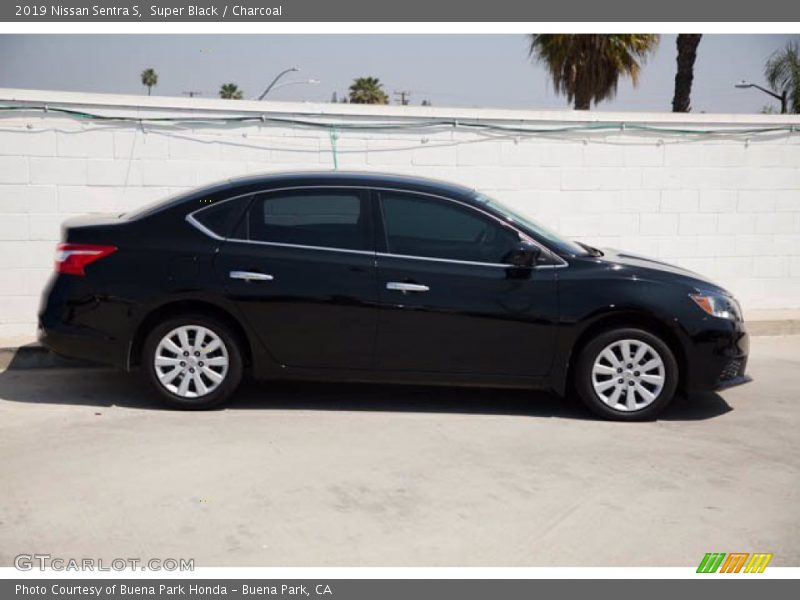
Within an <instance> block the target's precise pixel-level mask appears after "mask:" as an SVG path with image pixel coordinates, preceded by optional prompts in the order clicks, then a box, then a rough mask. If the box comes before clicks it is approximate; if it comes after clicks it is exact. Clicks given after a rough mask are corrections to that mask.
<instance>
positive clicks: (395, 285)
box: [386, 281, 431, 293]
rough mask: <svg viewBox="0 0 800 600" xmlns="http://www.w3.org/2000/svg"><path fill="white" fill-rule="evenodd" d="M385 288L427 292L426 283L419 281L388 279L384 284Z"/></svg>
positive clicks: (399, 290)
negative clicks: (403, 281) (405, 281)
mask: <svg viewBox="0 0 800 600" xmlns="http://www.w3.org/2000/svg"><path fill="white" fill-rule="evenodd" d="M386 289H387V290H394V291H396V292H403V293H405V292H427V291H428V290H429V289H431V288H429V287H428V286H427V285H421V284H419V283H402V282H400V281H390V282H388V283H387V284H386Z"/></svg>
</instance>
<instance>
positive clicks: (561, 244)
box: [475, 193, 589, 256]
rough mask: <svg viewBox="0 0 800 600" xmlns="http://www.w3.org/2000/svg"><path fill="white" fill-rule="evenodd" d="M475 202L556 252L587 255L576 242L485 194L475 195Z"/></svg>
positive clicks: (583, 248) (584, 249)
mask: <svg viewBox="0 0 800 600" xmlns="http://www.w3.org/2000/svg"><path fill="white" fill-rule="evenodd" d="M475 200H477V201H478V202H480V203H481V204H483V205H485V206H488V207H490V208H493V209H494V210H495V211H497V212H499V213H501V214H503V215H504V216H505V217H506V218H507V219H508V220H509V221H511V222H512V223H515V224H517V225H519V226H520V227H522V228H523V229H528V230H530V231H531V233H533V234H534V235H536V236H537V237H539V238H541V239H542V240H543V241H545V242H547V243H548V245H549V246H550V247H551V248H552V249H553V250H555V251H556V252H559V253H562V254H572V255H577V256H586V255H587V254H589V253H588V252H587V250H586V248H585V247H584V246H582V245H581V244H579V243H578V242H573V241H572V240H570V239H567V238H565V237H563V236H561V235H559V234H557V233H555V232H554V231H550V230H549V229H547V228H546V227H545V226H544V225H540V224H539V223H537V222H536V221H534V220H533V219H531V218H530V217H526V216H525V215H522V214H520V213H518V212H516V211H514V210H512V209H510V208H508V207H507V206H506V205H505V204H501V203H500V202H498V201H497V200H495V199H493V198H490V197H489V196H486V195H485V194H481V193H477V194H476V195H475Z"/></svg>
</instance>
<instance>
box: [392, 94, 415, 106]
mask: <svg viewBox="0 0 800 600" xmlns="http://www.w3.org/2000/svg"><path fill="white" fill-rule="evenodd" d="M393 93H394V95H395V96H398V97H399V98H400V104H401V105H403V106H408V103H409V102H410V101H411V92H406V91H403V92H393Z"/></svg>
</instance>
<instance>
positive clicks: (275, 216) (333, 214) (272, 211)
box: [247, 190, 372, 250]
mask: <svg viewBox="0 0 800 600" xmlns="http://www.w3.org/2000/svg"><path fill="white" fill-rule="evenodd" d="M367 208H368V205H367V202H366V199H365V197H364V196H363V195H362V194H361V193H360V192H357V191H353V192H350V191H338V190H337V191H329V192H327V191H318V190H309V191H302V190H300V191H290V192H274V193H264V194H262V195H260V196H259V197H258V198H256V200H255V202H253V205H252V206H251V208H250V212H249V214H248V223H247V227H248V238H249V239H251V240H254V241H260V242H273V243H281V244H297V245H303V246H323V247H328V248H342V249H349V250H370V249H372V232H371V225H370V222H369V219H368V218H367V215H368V210H367Z"/></svg>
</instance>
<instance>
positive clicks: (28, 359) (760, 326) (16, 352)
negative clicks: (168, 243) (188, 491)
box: [0, 319, 800, 371]
mask: <svg viewBox="0 0 800 600" xmlns="http://www.w3.org/2000/svg"><path fill="white" fill-rule="evenodd" d="M747 331H748V332H749V333H750V335H751V336H754V337H766V336H777V335H800V319H781V320H764V321H748V323H747ZM100 366H104V365H98V364H95V363H91V362H87V361H84V360H77V359H74V358H66V357H64V356H59V355H58V354H55V353H54V352H51V351H50V350H48V349H47V348H45V347H44V346H42V345H41V344H39V343H38V342H33V343H30V344H25V345H24V346H19V347H15V346H9V347H6V348H0V371H5V370H8V369H59V368H81V367H83V368H86V367H100Z"/></svg>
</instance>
